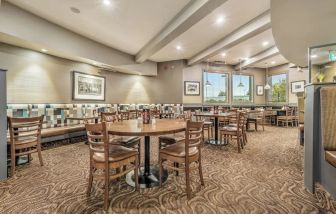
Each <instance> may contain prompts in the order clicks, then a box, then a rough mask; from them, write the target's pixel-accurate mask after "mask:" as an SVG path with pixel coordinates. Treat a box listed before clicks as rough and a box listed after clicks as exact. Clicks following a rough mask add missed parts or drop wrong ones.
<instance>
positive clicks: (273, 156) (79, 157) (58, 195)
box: [0, 127, 336, 214]
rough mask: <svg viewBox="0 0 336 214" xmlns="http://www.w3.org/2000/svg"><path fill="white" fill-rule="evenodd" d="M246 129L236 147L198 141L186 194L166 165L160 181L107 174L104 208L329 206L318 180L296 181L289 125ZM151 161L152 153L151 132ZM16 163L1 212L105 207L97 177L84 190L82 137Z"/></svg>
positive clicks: (296, 156) (2, 191)
mask: <svg viewBox="0 0 336 214" xmlns="http://www.w3.org/2000/svg"><path fill="white" fill-rule="evenodd" d="M265 128H266V129H265V131H264V132H262V131H258V132H249V133H248V144H247V145H246V147H245V148H244V150H243V151H242V153H241V154H238V153H237V148H236V145H235V142H232V144H230V145H228V146H226V147H225V148H223V149H219V147H216V146H211V145H206V146H205V147H203V150H202V152H203V155H202V156H203V160H202V161H203V173H204V179H205V186H204V187H201V186H200V182H199V177H198V174H197V171H196V172H194V173H193V174H192V176H191V179H192V182H191V184H192V192H193V194H192V199H191V200H187V198H186V192H185V179H184V174H180V175H179V176H175V175H174V174H173V173H170V175H169V179H168V181H167V182H166V183H165V184H164V186H163V188H152V189H145V190H144V189H142V190H140V191H139V192H137V191H135V190H134V188H133V187H130V186H128V185H127V184H126V183H125V181H124V179H121V180H119V181H115V182H113V185H112V189H111V191H110V201H111V203H110V209H109V213H230V214H232V213H336V202H335V201H334V200H333V199H332V198H331V197H330V195H329V194H328V193H326V192H325V191H324V190H323V189H322V188H319V189H318V191H317V193H316V195H313V194H311V193H309V192H308V191H307V190H306V189H305V188H304V185H303V147H301V146H300V145H299V143H298V140H297V129H296V128H277V127H265ZM151 140H152V147H151V153H152V163H156V161H157V143H156V140H157V139H156V138H152V139H151ZM42 154H43V158H44V163H45V166H43V167H40V166H39V163H38V159H37V157H36V156H33V158H34V160H33V161H32V162H31V163H30V164H28V165H25V166H22V167H19V168H18V169H17V173H16V175H15V177H13V178H10V179H8V180H7V181H3V182H0V204H1V206H0V213H25V214H28V213H34V214H36V213H61V214H63V213H64V214H65V213H104V211H103V189H102V183H99V182H94V186H93V190H92V194H91V196H90V197H86V194H85V192H86V187H87V178H88V166H89V156H88V155H89V153H88V147H87V145H85V144H84V143H76V144H71V145H66V146H60V147H57V148H52V149H47V150H44V151H43V153H42Z"/></svg>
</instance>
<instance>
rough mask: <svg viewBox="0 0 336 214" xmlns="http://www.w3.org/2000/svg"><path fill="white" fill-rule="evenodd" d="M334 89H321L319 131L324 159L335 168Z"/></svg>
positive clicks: (335, 100) (335, 91)
mask: <svg viewBox="0 0 336 214" xmlns="http://www.w3.org/2000/svg"><path fill="white" fill-rule="evenodd" d="M335 106H336V87H330V86H329V87H324V88H322V89H321V131H322V142H323V147H324V156H325V157H324V158H325V160H326V161H327V162H328V163H330V164H331V165H332V166H333V167H336V135H335V134H334V133H335V129H336V122H335V118H336V111H335Z"/></svg>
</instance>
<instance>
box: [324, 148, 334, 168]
mask: <svg viewBox="0 0 336 214" xmlns="http://www.w3.org/2000/svg"><path fill="white" fill-rule="evenodd" d="M325 159H326V161H327V162H328V163H330V164H331V165H333V166H334V167H336V151H325Z"/></svg>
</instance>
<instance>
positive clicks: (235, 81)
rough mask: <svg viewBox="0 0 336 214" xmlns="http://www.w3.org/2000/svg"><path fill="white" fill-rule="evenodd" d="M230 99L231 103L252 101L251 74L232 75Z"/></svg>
mask: <svg viewBox="0 0 336 214" xmlns="http://www.w3.org/2000/svg"><path fill="white" fill-rule="evenodd" d="M232 101H233V103H251V102H253V76H250V75H237V74H233V75H232Z"/></svg>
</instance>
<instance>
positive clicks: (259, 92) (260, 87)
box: [257, 85, 264, 96]
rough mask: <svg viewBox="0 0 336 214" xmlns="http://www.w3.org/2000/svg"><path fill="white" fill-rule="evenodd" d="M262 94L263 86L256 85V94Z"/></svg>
mask: <svg viewBox="0 0 336 214" xmlns="http://www.w3.org/2000/svg"><path fill="white" fill-rule="evenodd" d="M263 95H264V86H263V85H257V96H263Z"/></svg>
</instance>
